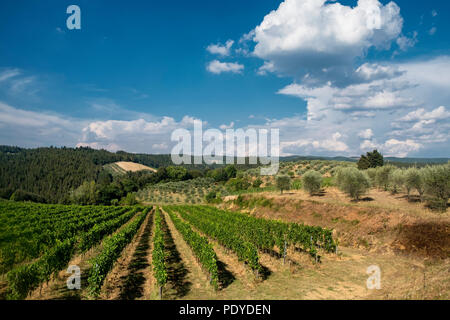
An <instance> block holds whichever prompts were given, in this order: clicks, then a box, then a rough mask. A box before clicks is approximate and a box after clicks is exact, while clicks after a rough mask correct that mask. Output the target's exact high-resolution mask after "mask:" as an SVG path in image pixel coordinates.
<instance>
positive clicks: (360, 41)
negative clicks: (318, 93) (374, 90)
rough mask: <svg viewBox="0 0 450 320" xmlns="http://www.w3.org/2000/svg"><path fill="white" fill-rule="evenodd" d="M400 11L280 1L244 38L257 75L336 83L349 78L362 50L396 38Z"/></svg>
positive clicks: (367, 3) (374, 2)
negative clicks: (258, 63)
mask: <svg viewBox="0 0 450 320" xmlns="http://www.w3.org/2000/svg"><path fill="white" fill-rule="evenodd" d="M402 26H403V19H402V17H401V15H400V8H399V7H398V6H397V5H396V4H395V3H394V2H390V3H388V4H386V5H382V4H381V3H380V2H379V1H378V0H359V1H358V5H357V6H355V7H353V8H352V7H350V6H344V5H341V4H340V3H335V2H333V3H331V2H329V1H326V0H285V1H284V2H283V3H281V4H280V6H279V7H278V9H277V10H274V11H272V12H271V13H269V14H268V15H266V16H265V17H264V20H263V21H262V23H261V24H260V25H259V26H257V27H256V28H255V29H254V30H253V31H252V32H251V33H250V35H253V41H254V42H256V45H255V48H254V51H253V54H254V55H255V56H257V57H259V58H261V59H263V60H265V61H266V62H265V64H264V65H263V67H262V69H261V70H260V71H261V72H267V71H274V72H278V73H280V74H284V75H290V76H294V77H296V78H297V79H300V77H303V76H305V75H308V79H304V80H308V81H311V82H313V83H315V82H320V81H322V82H323V81H325V82H326V81H331V82H332V83H333V84H338V85H340V84H341V83H345V82H346V81H348V79H347V80H346V79H345V78H346V77H348V76H350V77H352V76H353V75H352V73H353V64H354V61H355V59H356V58H359V57H363V56H365V54H366V52H367V50H368V49H370V48H372V47H375V48H378V49H386V48H389V47H390V45H391V42H392V41H394V40H396V39H397V38H399V37H400V36H401V31H402Z"/></svg>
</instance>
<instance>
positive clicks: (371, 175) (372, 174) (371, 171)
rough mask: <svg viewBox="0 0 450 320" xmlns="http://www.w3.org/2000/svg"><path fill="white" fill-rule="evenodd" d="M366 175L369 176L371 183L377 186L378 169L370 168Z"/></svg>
mask: <svg viewBox="0 0 450 320" xmlns="http://www.w3.org/2000/svg"><path fill="white" fill-rule="evenodd" d="M366 173H367V175H368V176H369V178H370V182H371V183H372V185H376V177H377V169H376V168H369V169H367V170H366Z"/></svg>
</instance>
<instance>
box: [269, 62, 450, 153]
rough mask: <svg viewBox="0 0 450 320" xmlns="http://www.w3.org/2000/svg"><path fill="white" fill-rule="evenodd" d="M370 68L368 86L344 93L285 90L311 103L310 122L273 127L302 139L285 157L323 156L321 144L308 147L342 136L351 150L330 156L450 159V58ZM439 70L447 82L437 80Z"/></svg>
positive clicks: (283, 122) (295, 86)
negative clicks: (374, 151)
mask: <svg viewBox="0 0 450 320" xmlns="http://www.w3.org/2000/svg"><path fill="white" fill-rule="evenodd" d="M364 66H365V67H364V68H365V69H366V70H365V71H364V72H363V73H364V74H365V75H367V77H366V82H363V83H358V84H352V85H348V86H345V87H342V88H339V87H335V86H332V85H331V84H325V85H323V86H319V87H313V88H311V87H308V86H305V85H303V84H298V83H293V84H291V85H288V86H286V87H285V88H283V89H281V90H279V93H280V94H284V95H292V96H296V97H299V98H301V99H303V100H305V101H306V102H307V112H306V117H305V118H297V119H295V118H290V119H279V120H277V121H273V123H276V125H278V126H279V127H280V129H281V131H282V132H283V131H284V132H287V133H289V136H291V137H297V138H296V139H292V138H291V139H292V141H291V142H292V143H291V144H288V145H286V144H285V146H286V148H285V150H284V151H285V152H286V153H297V154H298V153H301V154H304V153H309V154H316V153H317V152H323V151H324V148H321V147H320V146H321V144H315V145H314V144H311V143H304V142H305V141H306V142H310V141H321V140H326V139H327V138H326V137H332V135H333V134H334V133H335V132H339V133H340V134H341V135H342V138H341V139H340V141H341V142H343V143H345V144H346V145H347V146H348V147H349V148H348V149H347V150H342V152H328V154H329V155H332V154H346V152H347V154H348V155H357V152H358V151H360V152H365V151H368V150H370V149H373V148H378V149H379V150H382V151H383V152H385V153H386V154H387V155H392V156H400V157H403V156H406V155H414V156H420V155H422V156H430V155H439V156H448V152H449V149H448V141H449V139H450V123H449V121H448V119H449V118H450V111H449V110H448V107H446V105H447V106H448V104H449V103H450V94H449V92H448V90H446V89H444V87H445V86H450V79H447V78H448V76H447V75H448V74H450V58H449V57H445V56H444V57H437V58H434V59H431V60H423V61H410V62H408V63H401V64H395V63H392V62H389V63H381V64H371V65H364ZM438 69H439V70H440V71H439V74H442V75H443V76H442V77H436V74H438V73H437V72H438ZM437 78H439V79H442V80H440V81H438V80H436V79H437ZM298 141H300V142H303V143H298ZM314 146H317V148H316V150H314ZM330 151H332V150H330Z"/></svg>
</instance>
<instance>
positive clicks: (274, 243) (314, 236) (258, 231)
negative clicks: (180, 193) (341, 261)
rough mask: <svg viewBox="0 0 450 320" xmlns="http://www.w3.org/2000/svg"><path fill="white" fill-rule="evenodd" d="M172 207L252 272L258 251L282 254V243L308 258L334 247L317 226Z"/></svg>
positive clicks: (257, 267)
mask: <svg viewBox="0 0 450 320" xmlns="http://www.w3.org/2000/svg"><path fill="white" fill-rule="evenodd" d="M172 208H173V210H174V211H177V212H178V213H179V214H180V215H181V217H182V218H183V219H185V220H186V221H188V222H189V223H191V224H192V225H194V226H195V227H196V228H198V229H199V230H201V231H202V232H204V233H205V234H207V235H208V236H210V237H213V238H214V239H216V240H217V241H218V242H219V243H220V244H222V245H223V246H225V247H226V248H228V249H230V250H233V251H234V252H235V253H236V254H237V255H238V257H239V259H240V260H242V261H245V262H246V263H247V264H248V265H249V266H250V268H252V269H253V270H255V271H256V270H260V265H259V259H258V250H262V251H267V250H274V249H275V247H277V248H278V250H280V253H281V254H283V253H284V244H285V242H286V244H287V245H289V246H300V247H301V248H302V249H303V250H304V251H307V252H309V253H310V254H311V255H315V253H316V247H318V246H319V245H320V246H321V247H322V248H323V249H325V250H326V251H328V252H333V251H334V250H335V248H336V244H335V242H334V241H333V238H332V232H331V230H327V229H323V228H320V227H310V226H305V225H299V224H296V223H284V222H280V221H274V220H266V219H260V218H255V217H252V216H248V215H244V214H242V213H238V212H232V211H225V210H219V209H217V208H214V207H208V206H195V207H186V206H172Z"/></svg>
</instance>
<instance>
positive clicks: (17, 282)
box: [7, 210, 135, 299]
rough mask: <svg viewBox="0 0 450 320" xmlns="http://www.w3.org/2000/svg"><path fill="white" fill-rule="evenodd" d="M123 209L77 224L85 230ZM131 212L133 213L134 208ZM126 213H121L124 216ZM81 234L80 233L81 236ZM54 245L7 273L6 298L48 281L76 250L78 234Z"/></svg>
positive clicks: (24, 296) (25, 293)
mask: <svg viewBox="0 0 450 320" xmlns="http://www.w3.org/2000/svg"><path fill="white" fill-rule="evenodd" d="M123 211H124V210H119V211H112V212H111V213H110V214H109V215H106V216H104V217H97V218H94V219H91V220H89V219H84V220H83V222H82V224H81V225H79V228H80V232H82V231H84V230H85V226H92V225H93V224H94V225H95V222H96V221H98V220H100V221H101V220H102V219H107V218H111V217H114V216H115V215H117V214H120V213H121V212H123ZM131 213H132V214H133V215H134V214H135V210H132V211H131ZM126 215H127V214H123V216H126ZM82 235H83V234H81V236H82ZM56 242H57V243H56V245H55V246H54V247H53V248H51V249H49V250H47V251H46V252H45V253H44V254H43V255H42V256H41V257H40V258H39V259H38V260H36V261H35V262H32V263H29V264H25V265H21V266H18V267H16V268H14V269H12V270H10V271H9V272H8V273H7V281H8V290H9V293H8V298H9V299H24V298H26V297H27V295H28V294H29V293H30V292H31V291H32V290H34V289H36V288H37V287H39V285H40V284H42V283H44V282H48V281H49V280H50V276H51V275H52V274H54V273H56V272H58V271H60V270H62V269H63V268H64V267H65V266H67V264H68V262H69V261H70V259H71V258H72V256H73V254H74V252H75V251H76V248H77V247H76V245H77V243H79V237H78V236H72V237H69V238H67V239H65V240H64V241H60V240H56Z"/></svg>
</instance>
